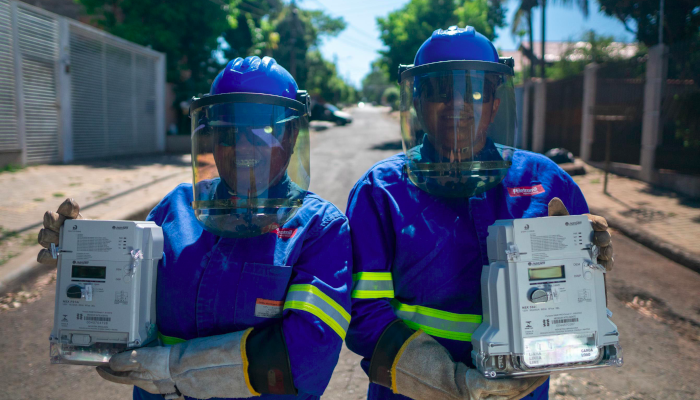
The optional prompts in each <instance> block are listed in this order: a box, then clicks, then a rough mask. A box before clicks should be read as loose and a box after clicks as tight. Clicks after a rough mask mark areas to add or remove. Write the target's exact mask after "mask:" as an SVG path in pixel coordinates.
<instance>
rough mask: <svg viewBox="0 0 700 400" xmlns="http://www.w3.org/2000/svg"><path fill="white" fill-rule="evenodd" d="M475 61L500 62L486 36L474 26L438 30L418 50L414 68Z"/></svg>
mask: <svg viewBox="0 0 700 400" xmlns="http://www.w3.org/2000/svg"><path fill="white" fill-rule="evenodd" d="M455 60H473V61H490V62H495V63H497V62H498V52H497V51H496V48H495V47H494V46H493V43H491V41H490V40H488V39H487V38H486V36H484V35H482V34H480V33H479V32H477V31H476V30H475V29H474V27H473V26H467V27H466V28H458V27H456V26H451V27H449V28H447V30H443V29H437V30H435V31H434V32H433V34H432V36H430V37H429V38H428V40H426V41H425V42H423V45H422V46H421V47H420V49H418V52H417V53H416V58H415V59H414V60H413V65H414V66H416V67H417V66H419V65H423V64H430V63H434V62H439V61H455Z"/></svg>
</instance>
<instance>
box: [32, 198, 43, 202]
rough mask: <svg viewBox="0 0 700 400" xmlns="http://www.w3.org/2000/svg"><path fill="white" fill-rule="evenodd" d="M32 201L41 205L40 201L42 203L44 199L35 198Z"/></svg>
mask: <svg viewBox="0 0 700 400" xmlns="http://www.w3.org/2000/svg"><path fill="white" fill-rule="evenodd" d="M32 200H34V201H36V202H37V203H41V202H42V201H44V199H43V198H41V197H37V198H35V199H32Z"/></svg>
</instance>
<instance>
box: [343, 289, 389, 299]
mask: <svg viewBox="0 0 700 400" xmlns="http://www.w3.org/2000/svg"><path fill="white" fill-rule="evenodd" d="M350 297H352V298H353V299H383V298H387V299H393V298H394V291H393V290H353V291H352V294H351V296H350Z"/></svg>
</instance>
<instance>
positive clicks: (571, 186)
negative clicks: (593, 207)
mask: <svg viewBox="0 0 700 400" xmlns="http://www.w3.org/2000/svg"><path fill="white" fill-rule="evenodd" d="M562 174H563V175H564V179H565V181H566V184H567V188H568V193H569V201H568V202H566V201H565V202H564V205H565V206H567V207H569V206H570V207H571V208H569V214H571V215H580V214H588V213H589V211H588V203H586V198H585V197H583V192H581V188H580V187H578V185H577V184H576V182H574V180H573V179H572V178H571V176H569V174H567V173H566V172H564V171H562ZM562 201H564V199H562Z"/></svg>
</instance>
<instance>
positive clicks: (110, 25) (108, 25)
mask: <svg viewBox="0 0 700 400" xmlns="http://www.w3.org/2000/svg"><path fill="white" fill-rule="evenodd" d="M75 1H77V2H78V3H80V4H82V5H83V6H84V7H85V10H86V13H87V14H88V15H89V16H91V19H92V22H93V23H94V24H95V25H97V26H99V27H101V28H103V29H104V30H105V31H107V32H109V33H112V34H114V35H116V36H119V37H122V38H124V39H126V40H129V41H131V42H134V43H138V44H140V45H143V46H150V47H152V48H153V49H155V50H158V51H161V52H163V53H165V54H166V57H167V66H166V68H167V78H166V79H167V81H168V82H169V83H172V84H174V86H173V88H174V91H175V101H174V103H173V104H172V106H173V107H174V108H179V104H180V103H181V102H182V101H183V100H188V99H190V98H191V97H192V96H193V95H199V94H202V93H206V92H208V91H209V86H210V85H211V82H212V81H213V79H214V77H215V76H216V74H217V73H218V72H219V71H220V70H221V68H222V65H220V64H219V61H218V60H217V57H215V56H214V54H215V52H216V51H221V52H222V54H223V57H224V58H225V59H227V60H230V59H233V58H236V57H246V56H249V55H257V56H260V57H263V56H273V57H275V58H276V60H277V61H278V62H279V63H280V64H281V65H283V66H284V67H285V68H287V69H290V64H291V63H292V57H291V56H292V55H295V57H294V59H293V60H294V62H295V64H296V65H295V66H294V68H293V69H295V70H296V71H295V72H296V73H294V77H295V79H296V80H297V83H298V84H299V86H300V87H302V88H307V87H308V85H306V83H307V80H309V77H310V74H309V71H310V68H311V67H313V68H315V70H314V71H316V72H315V73H320V72H318V71H321V70H323V74H322V75H323V76H326V77H327V81H328V82H326V83H325V86H317V87H313V88H314V89H315V90H316V92H318V93H319V96H323V97H333V98H334V99H335V98H336V97H339V98H341V99H346V98H352V96H354V88H351V87H349V86H348V85H347V84H346V83H345V82H344V81H343V80H342V79H340V78H338V77H337V70H336V68H335V65H334V64H333V63H329V62H327V61H325V60H322V58H321V57H320V54H318V52H317V49H318V45H319V43H320V41H321V40H322V38H323V37H326V36H333V35H337V34H338V33H340V32H341V31H342V30H343V29H344V28H345V22H344V21H343V20H342V18H332V17H330V16H328V15H326V14H324V13H323V12H322V11H309V10H301V9H298V8H297V7H296V5H295V4H294V3H292V4H284V3H283V1H282V0H260V1H255V2H253V1H252V0H208V1H195V2H192V1H185V0H169V1H167V2H163V1H160V0H75ZM314 52H316V53H314ZM312 53H313V54H312ZM321 60H322V61H323V62H321ZM320 66H322V67H323V68H321V67H320ZM317 81H318V79H316V80H313V81H312V82H311V83H312V84H315V82H317ZM325 90H329V91H330V92H328V93H326V92H324V91H325ZM338 93H340V94H338ZM335 101H338V100H335ZM177 115H179V118H180V120H179V123H178V127H179V131H180V132H183V133H187V132H189V129H190V128H189V119H188V118H187V117H186V116H185V115H182V113H180V112H178V113H177Z"/></svg>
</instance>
